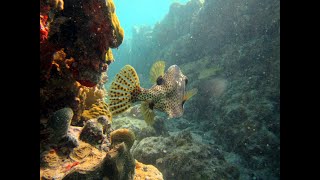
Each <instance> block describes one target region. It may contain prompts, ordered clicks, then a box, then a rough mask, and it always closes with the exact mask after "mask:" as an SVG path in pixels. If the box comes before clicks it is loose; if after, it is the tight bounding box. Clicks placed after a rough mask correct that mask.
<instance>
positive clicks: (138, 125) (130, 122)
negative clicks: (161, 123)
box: [111, 117, 156, 140]
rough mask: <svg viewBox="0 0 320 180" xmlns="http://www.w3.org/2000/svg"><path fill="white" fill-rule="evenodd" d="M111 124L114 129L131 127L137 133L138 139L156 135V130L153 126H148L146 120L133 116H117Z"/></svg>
mask: <svg viewBox="0 0 320 180" xmlns="http://www.w3.org/2000/svg"><path fill="white" fill-rule="evenodd" d="M111 126H112V128H113V129H120V128H127V129H130V130H131V131H133V132H134V134H135V135H136V138H137V140H141V139H143V138H145V137H149V136H155V135H156V130H155V129H154V128H153V127H152V126H148V125H147V124H146V123H145V121H144V120H141V119H136V118H132V117H119V118H115V119H114V120H113V122H112V125H111Z"/></svg>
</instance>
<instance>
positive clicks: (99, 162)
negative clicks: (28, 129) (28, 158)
mask: <svg viewBox="0 0 320 180" xmlns="http://www.w3.org/2000/svg"><path fill="white" fill-rule="evenodd" d="M100 121H101V120H100ZM79 129H80V131H81V127H71V128H70V132H69V133H70V134H72V135H73V136H74V137H79V131H78V130H79ZM130 134H133V133H132V132H131V131H129V130H120V131H118V132H115V133H114V135H116V136H114V137H113V139H114V140H115V142H117V143H114V144H113V146H112V147H111V146H110V145H111V144H110V145H109V147H110V149H108V150H107V151H104V150H102V149H100V148H98V147H95V146H93V145H91V144H90V143H86V142H84V141H81V140H79V146H78V147H75V148H73V149H71V152H70V153H69V154H63V153H62V152H61V151H60V150H59V149H51V150H48V151H44V152H43V153H42V154H41V155H40V160H41V161H40V162H41V163H40V179H42V180H45V179H56V180H60V179H63V180H75V179H114V180H133V178H134V171H135V160H134V158H133V156H132V154H131V153H130V147H128V146H127V145H130V144H132V143H133V142H132V141H133V140H134V139H133V137H132V136H126V135H130ZM119 137H120V138H119ZM126 137H128V138H126ZM121 140H123V142H120V141H121ZM154 172H157V171H154ZM157 173H158V174H159V172H157Z"/></svg>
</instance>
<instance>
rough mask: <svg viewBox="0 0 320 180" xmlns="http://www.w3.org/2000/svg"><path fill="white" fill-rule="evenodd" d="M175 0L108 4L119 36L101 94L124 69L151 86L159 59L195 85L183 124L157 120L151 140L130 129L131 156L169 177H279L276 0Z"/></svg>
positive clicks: (127, 0)
mask: <svg viewBox="0 0 320 180" xmlns="http://www.w3.org/2000/svg"><path fill="white" fill-rule="evenodd" d="M177 2H178V1H169V0H131V1H130V0H114V3H115V6H116V14H117V16H118V18H119V20H120V24H121V26H122V27H123V29H124V31H125V37H124V41H123V42H122V44H121V45H120V46H119V48H118V49H113V54H114V58H115V62H114V63H112V64H111V65H110V67H109V70H108V76H109V81H108V82H107V83H106V88H107V89H108V87H109V85H110V83H111V82H112V80H113V78H114V76H115V74H116V73H117V72H119V71H120V69H121V68H122V67H123V66H124V65H126V64H130V65H132V66H133V67H134V68H135V69H136V71H137V73H138V76H139V78H140V84H141V86H142V87H144V88H149V87H150V86H151V85H152V84H151V83H150V82H149V70H150V67H151V65H152V64H153V63H154V62H155V61H157V60H159V59H161V60H164V61H165V62H166V68H168V67H169V66H170V65H172V64H176V65H178V66H179V67H181V69H182V72H183V73H184V74H185V75H186V76H187V77H188V79H189V82H188V85H187V90H189V89H192V88H197V89H198V94H197V95H195V96H194V97H193V98H192V99H191V100H189V101H187V102H186V103H185V104H184V107H185V108H184V110H185V111H184V115H183V116H182V117H181V118H176V119H171V120H164V121H158V122H160V123H157V124H156V125H155V126H154V127H153V128H154V129H155V130H156V131H157V134H152V135H150V134H149V135H147V134H148V133H147V132H140V131H137V128H132V129H133V130H136V133H137V136H139V135H140V136H143V138H144V139H142V140H137V147H134V148H133V149H134V150H133V154H134V158H136V159H137V160H139V161H140V162H143V163H146V164H153V165H155V166H156V167H157V168H158V169H159V170H160V171H161V172H162V173H163V175H164V177H165V179H245V180H247V179H263V180H265V179H268V180H269V179H271V180H274V179H280V1H279V0H263V1H259V0H205V1H198V0H190V1H179V2H181V4H178V3H177ZM172 3H173V5H171V4H172ZM157 115H158V114H157ZM160 116H161V118H162V119H165V117H164V116H163V114H161V115H160ZM161 118H160V119H161ZM117 121H118V120H117V118H116V117H115V118H114V122H115V123H116V122H117ZM115 123H114V124H115ZM127 125H128V126H131V123H130V124H125V127H127ZM168 134H169V135H168ZM175 134H178V136H175ZM145 136H155V137H145ZM174 136H175V137H180V139H179V138H174ZM190 136H192V138H190ZM152 138H154V139H156V140H158V141H156V140H154V141H153V140H152ZM167 141H170V143H169V144H166V142H167ZM181 141H183V142H187V143H185V144H183V142H181ZM197 142H200V143H197ZM181 143H182V145H181ZM163 146H165V149H166V150H167V152H169V153H167V154H163V153H162V151H163ZM184 148H187V150H184ZM198 148H201V151H199V150H198ZM156 159H161V162H162V163H157V161H156ZM158 162H159V161H158Z"/></svg>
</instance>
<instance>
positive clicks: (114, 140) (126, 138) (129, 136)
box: [110, 129, 136, 149]
mask: <svg viewBox="0 0 320 180" xmlns="http://www.w3.org/2000/svg"><path fill="white" fill-rule="evenodd" d="M110 136H111V146H116V145H117V144H119V143H122V142H124V143H125V144H126V146H127V147H128V148H129V149H130V148H131V147H132V145H133V143H134V141H135V139H136V137H135V135H134V133H133V132H132V131H130V130H129V129H117V130H115V131H113V132H111V134H110Z"/></svg>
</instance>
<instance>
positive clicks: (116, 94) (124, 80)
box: [109, 65, 141, 116]
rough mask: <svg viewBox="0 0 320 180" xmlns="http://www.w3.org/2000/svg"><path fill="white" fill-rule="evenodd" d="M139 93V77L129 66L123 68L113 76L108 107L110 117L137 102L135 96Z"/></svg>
mask: <svg viewBox="0 0 320 180" xmlns="http://www.w3.org/2000/svg"><path fill="white" fill-rule="evenodd" d="M140 93H141V88H140V82H139V77H138V75H137V73H136V71H135V69H134V68H133V67H132V66H130V65H126V66H124V67H123V68H122V69H121V70H120V72H119V73H118V74H117V75H116V76H115V79H114V80H113V82H112V84H111V87H110V91H109V94H110V106H109V110H110V112H111V113H112V115H113V116H114V115H117V114H120V113H122V112H124V111H125V110H127V109H128V108H129V107H131V105H132V103H133V102H135V101H137V100H138V99H137V96H138V95H139V94H140Z"/></svg>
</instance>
